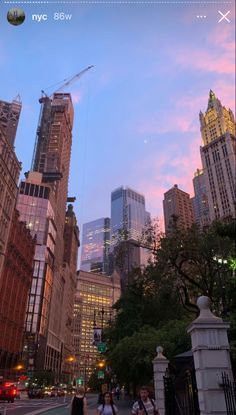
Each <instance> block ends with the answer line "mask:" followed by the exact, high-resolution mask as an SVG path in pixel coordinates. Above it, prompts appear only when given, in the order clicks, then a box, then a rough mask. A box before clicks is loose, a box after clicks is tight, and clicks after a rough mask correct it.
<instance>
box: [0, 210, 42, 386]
mask: <svg viewBox="0 0 236 415" xmlns="http://www.w3.org/2000/svg"><path fill="white" fill-rule="evenodd" d="M34 250H35V241H34V240H33V238H32V236H31V234H30V230H29V229H27V228H26V225H25V223H24V222H20V221H19V213H18V211H17V210H16V209H14V212H13V218H12V222H11V227H10V234H9V239H8V244H7V247H6V254H5V258H4V263H3V269H2V274H1V277H0V293H1V301H0V333H1V335H0V374H2V375H4V376H6V377H11V378H12V375H13V374H14V367H15V365H16V364H17V363H19V362H20V361H21V352H22V345H23V334H24V322H25V313H26V306H27V301H28V294H29V290H30V286H31V282H32V276H33V258H34Z"/></svg>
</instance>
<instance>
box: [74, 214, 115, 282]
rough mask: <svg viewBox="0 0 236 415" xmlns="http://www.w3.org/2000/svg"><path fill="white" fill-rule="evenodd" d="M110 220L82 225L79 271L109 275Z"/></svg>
mask: <svg viewBox="0 0 236 415" xmlns="http://www.w3.org/2000/svg"><path fill="white" fill-rule="evenodd" d="M110 227H111V224H110V218H101V219H97V220H93V221H92V222H88V223H85V224H84V225H83V237H82V253H81V267H80V268H81V270H83V271H88V272H90V271H91V272H95V273H101V274H107V275H108V274H109V258H108V254H109V247H110V233H111V230H110Z"/></svg>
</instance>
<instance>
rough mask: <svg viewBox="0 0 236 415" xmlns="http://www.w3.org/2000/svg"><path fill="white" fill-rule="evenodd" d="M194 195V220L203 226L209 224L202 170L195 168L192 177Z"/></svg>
mask: <svg viewBox="0 0 236 415" xmlns="http://www.w3.org/2000/svg"><path fill="white" fill-rule="evenodd" d="M193 188H194V197H193V198H192V202H193V213H194V221H195V222H196V223H197V224H198V225H199V226H200V227H203V226H205V225H207V224H209V221H210V217H209V207H208V199H207V193H206V182H205V177H204V174H203V170H199V169H197V171H196V173H195V174H194V178H193Z"/></svg>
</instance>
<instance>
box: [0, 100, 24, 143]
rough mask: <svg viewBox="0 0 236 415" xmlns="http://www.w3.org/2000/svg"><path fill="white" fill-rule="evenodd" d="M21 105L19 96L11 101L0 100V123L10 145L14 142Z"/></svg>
mask: <svg viewBox="0 0 236 415" xmlns="http://www.w3.org/2000/svg"><path fill="white" fill-rule="evenodd" d="M21 107H22V104H21V100H20V97H19V96H17V97H16V99H14V100H13V101H12V102H6V101H0V124H1V126H2V129H3V131H4V132H5V135H6V138H7V140H8V142H9V144H10V145H11V146H12V147H14V143H15V138H16V130H17V126H18V122H19V118H20V113H21Z"/></svg>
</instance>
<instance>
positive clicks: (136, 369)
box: [108, 320, 190, 391]
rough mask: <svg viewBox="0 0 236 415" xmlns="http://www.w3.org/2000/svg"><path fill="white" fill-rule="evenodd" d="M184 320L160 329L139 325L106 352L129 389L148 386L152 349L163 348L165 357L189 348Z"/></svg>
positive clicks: (150, 378)
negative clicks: (139, 326)
mask: <svg viewBox="0 0 236 415" xmlns="http://www.w3.org/2000/svg"><path fill="white" fill-rule="evenodd" d="M186 324H187V321H186V320H183V321H179V320H172V321H169V322H168V323H166V324H165V325H164V326H163V327H162V328H160V329H154V328H152V327H149V326H147V325H146V326H143V327H142V328H140V330H139V331H136V332H135V333H134V334H133V335H132V336H126V337H124V338H123V339H122V340H120V342H118V343H117V344H116V346H115V347H114V348H113V349H112V350H111V351H110V352H109V353H108V359H109V361H110V364H111V366H112V368H113V370H114V371H115V373H116V375H117V377H118V379H119V380H120V381H121V382H122V383H125V384H127V385H130V384H131V385H132V387H133V390H134V391H135V390H136V387H137V386H140V385H142V384H145V383H146V384H149V383H151V382H152V378H153V367H152V360H153V358H154V357H155V355H156V347H157V346H158V345H161V346H163V348H164V351H165V354H166V355H168V357H169V358H172V357H174V356H175V355H176V354H178V353H180V352H182V351H183V350H186V348H187V349H189V348H190V338H189V336H188V335H187V333H186Z"/></svg>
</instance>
